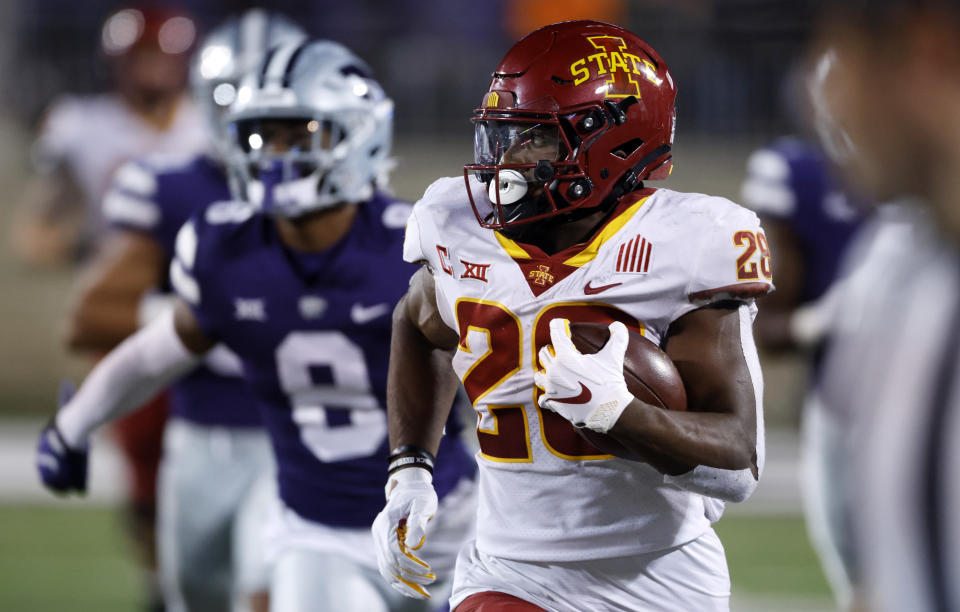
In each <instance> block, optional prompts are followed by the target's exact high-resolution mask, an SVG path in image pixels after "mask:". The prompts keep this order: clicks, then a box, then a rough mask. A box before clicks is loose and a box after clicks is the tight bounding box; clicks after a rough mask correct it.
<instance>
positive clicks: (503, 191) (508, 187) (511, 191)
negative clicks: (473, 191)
mask: <svg viewBox="0 0 960 612" xmlns="http://www.w3.org/2000/svg"><path fill="white" fill-rule="evenodd" d="M498 178H499V179H500V180H499V181H490V186H489V187H488V188H487V195H488V196H489V198H490V201H491V202H496V201H497V183H498V182H499V184H500V204H514V203H516V202H519V201H520V199H521V198H522V197H523V196H525V195H527V189H528V188H527V180H526V179H525V178H523V175H522V174H520V173H519V172H518V171H516V170H501V171H500V172H499V174H498Z"/></svg>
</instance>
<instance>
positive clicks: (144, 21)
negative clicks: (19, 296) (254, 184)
mask: <svg viewBox="0 0 960 612" xmlns="http://www.w3.org/2000/svg"><path fill="white" fill-rule="evenodd" d="M195 42H196V26H195V24H194V21H193V20H192V19H191V18H190V17H189V16H187V15H186V14H184V13H181V12H178V11H174V10H170V9H165V8H156V7H146V6H139V7H138V6H127V7H125V8H121V9H119V10H117V11H115V12H114V13H112V14H111V15H110V16H109V17H108V18H107V19H106V21H105V22H104V24H103V28H102V30H101V36H100V50H101V53H102V54H103V57H104V58H105V59H106V60H107V61H108V62H109V64H110V67H111V69H112V72H113V76H114V81H115V89H114V90H113V91H110V92H107V93H101V94H95V95H85V96H80V95H64V96H62V97H61V98H59V99H57V100H55V101H54V103H53V104H52V105H51V106H50V108H49V110H48V111H47V113H46V117H45V119H44V121H43V125H42V127H41V129H40V134H39V135H38V137H37V140H36V143H35V144H34V158H35V162H36V164H37V165H36V172H35V175H34V177H32V179H31V180H30V181H29V182H28V184H27V187H26V189H25V192H24V195H23V197H22V199H21V202H20V203H19V206H18V208H19V209H20V210H19V218H18V222H17V223H16V224H15V226H14V228H13V232H12V234H11V240H12V242H13V246H14V248H15V250H16V252H17V253H18V255H19V256H20V257H21V258H22V259H23V260H24V261H26V262H28V263H31V264H38V265H43V264H47V265H49V264H61V263H66V262H71V261H74V260H76V259H82V258H84V257H85V256H86V255H88V254H89V252H90V250H91V249H92V248H93V246H94V245H95V244H96V238H98V237H99V236H100V235H101V234H102V231H103V229H104V223H103V220H102V217H101V216H100V202H102V201H103V196H104V194H105V193H106V191H107V189H108V187H109V186H110V181H111V179H112V176H113V173H114V171H115V170H116V169H117V168H118V167H119V166H120V165H121V164H123V163H124V162H126V161H128V160H130V159H131V158H133V157H139V156H143V155H147V154H149V153H177V154H186V153H198V152H200V151H201V150H203V148H204V147H205V146H206V144H207V137H208V134H207V131H206V126H205V125H204V122H203V119H202V117H201V116H200V113H199V112H197V109H196V107H195V106H194V104H193V103H192V102H191V100H190V98H189V96H187V95H186V85H187V67H188V63H189V59H190V53H191V51H192V50H193V48H194V44H195Z"/></svg>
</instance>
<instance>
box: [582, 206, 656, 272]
mask: <svg viewBox="0 0 960 612" xmlns="http://www.w3.org/2000/svg"><path fill="white" fill-rule="evenodd" d="M649 199H650V196H647V197H645V198H642V199H640V200H639V201H637V203H635V204H634V205H633V206H631V207H630V208H628V209H627V210H625V211H623V212H622V213H620V214H619V215H617V217H616V218H614V219H612V220H610V222H609V223H607V225H606V226H604V228H603V229H602V230H600V233H599V234H597V235H596V236H595V237H594V239H593V240H591V241H590V244H588V245H587V246H586V247H584V249H583V250H582V251H580V252H579V253H577V254H576V255H574V256H573V257H571V258H570V259H568V260H566V261H565V262H563V263H564V264H566V265H568V266H575V267H579V266H582V265H584V264H586V263H589V262H591V261H593V260H594V258H596V256H597V251H599V250H600V247H601V246H603V243H604V242H606V241H607V240H610V238H612V237H613V236H614V234H616V233H617V232H619V231H620V230H621V229H623V226H624V225H626V224H627V221H629V220H630V219H631V218H632V217H633V215H635V214H636V213H637V211H638V210H640V208H641V207H642V206H643V204H644V202H646V201H647V200H649Z"/></svg>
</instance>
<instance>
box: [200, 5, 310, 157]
mask: <svg viewBox="0 0 960 612" xmlns="http://www.w3.org/2000/svg"><path fill="white" fill-rule="evenodd" d="M306 39H307V33H306V32H304V31H303V29H302V28H301V27H300V26H298V25H297V24H295V23H294V22H293V21H291V20H290V19H288V18H287V17H285V16H283V15H280V14H278V13H269V12H267V11H265V10H263V9H258V8H254V9H249V10H247V11H244V12H243V13H241V14H239V15H234V16H232V17H229V18H227V20H226V21H224V22H223V23H221V24H220V25H219V26H217V27H216V28H214V29H213V30H211V31H210V32H209V33H208V34H207V35H206V36H204V37H203V40H201V41H200V44H199V45H198V47H197V50H196V52H195V53H194V55H193V59H192V61H191V65H190V87H191V89H192V91H193V95H194V98H195V99H196V101H197V104H199V106H200V108H201V110H202V111H203V114H204V117H205V118H206V119H207V123H208V124H209V126H210V132H211V137H212V138H213V148H214V153H216V154H217V155H219V156H220V157H226V154H227V150H228V146H227V144H228V143H227V130H226V126H225V125H224V124H223V121H222V119H223V115H224V114H225V112H226V111H227V109H229V108H230V105H231V104H233V102H234V101H235V100H236V99H237V89H239V87H240V79H241V78H242V77H243V75H245V74H246V73H248V72H250V71H251V70H253V69H254V68H256V67H257V64H258V63H259V61H260V59H261V58H262V57H263V54H264V53H266V51H267V50H268V49H271V48H273V47H277V46H279V45H283V44H285V43H298V42H301V41H304V40H306Z"/></svg>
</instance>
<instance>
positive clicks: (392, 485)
mask: <svg viewBox="0 0 960 612" xmlns="http://www.w3.org/2000/svg"><path fill="white" fill-rule="evenodd" d="M386 493H387V505H386V506H385V507H384V509H383V510H381V511H380V514H378V515H377V518H376V519H374V521H373V527H372V528H371V530H372V531H373V541H374V544H375V545H376V547H377V567H378V569H379V570H380V575H381V576H383V578H384V580H386V581H387V582H388V583H390V586H392V587H393V588H394V589H396V590H398V591H400V592H401V593H403V594H404V595H406V596H407V597H414V598H416V599H429V598H430V593H429V592H428V591H427V590H426V589H425V588H423V585H427V584H430V583H431V582H433V581H434V580H436V579H437V577H436V575H435V574H434V573H433V572H432V571H431V570H430V565H429V564H427V563H426V562H425V561H423V560H421V559H420V558H418V557H417V556H416V555H415V554H414V551H417V550H420V548H421V547H422V546H423V543H424V542H425V541H426V537H427V523H429V522H430V519H432V518H433V515H434V513H435V512H436V511H437V493H436V491H434V489H433V475H432V474H430V472H429V471H427V470H426V469H424V468H421V467H409V468H404V469H402V470H397V471H396V472H394V474H393V475H392V476H390V479H389V480H388V481H387V486H386Z"/></svg>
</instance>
